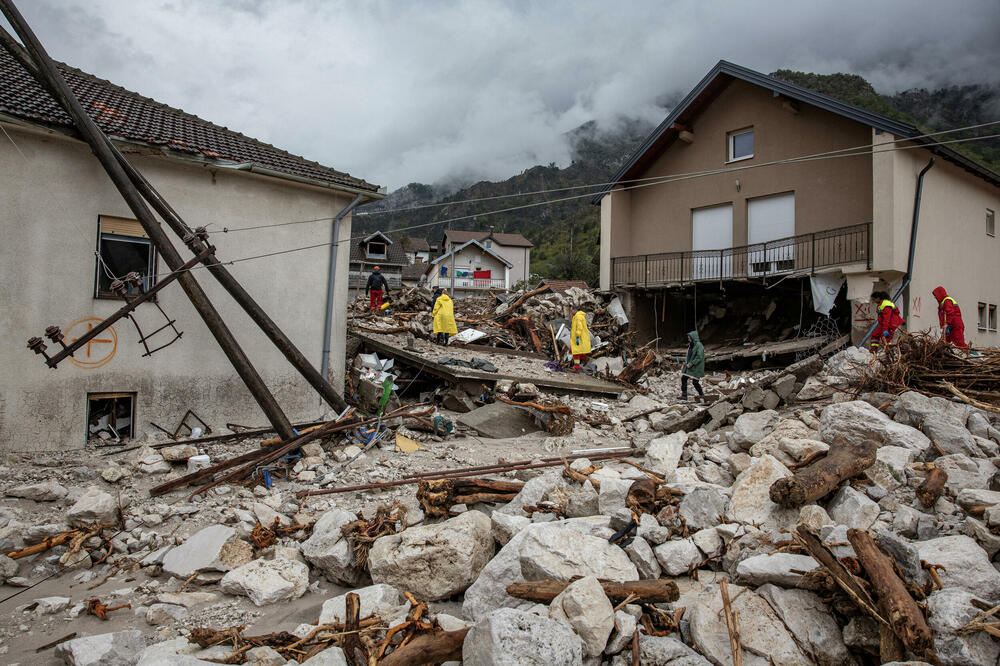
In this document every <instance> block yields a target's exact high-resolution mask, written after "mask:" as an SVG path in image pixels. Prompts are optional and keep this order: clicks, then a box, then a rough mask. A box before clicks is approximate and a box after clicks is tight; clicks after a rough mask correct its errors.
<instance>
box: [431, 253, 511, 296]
mask: <svg viewBox="0 0 1000 666" xmlns="http://www.w3.org/2000/svg"><path fill="white" fill-rule="evenodd" d="M495 247H496V246H495V244H494V248H495ZM493 251H494V252H496V250H495V249H493ZM496 254H500V253H499V252H496ZM454 259H455V270H456V272H457V271H473V270H488V271H490V273H491V275H490V283H489V284H486V283H485V281H477V280H474V279H471V278H458V277H456V279H455V282H454V284H455V292H456V294H457V295H458V296H466V295H469V294H472V293H476V292H480V291H483V290H485V289H487V288H489V287H493V288H503V289H509V288H510V286H511V280H513V279H514V278H513V276H512V275H511V271H512V268H511V266H510V264H509V263H504V261H503V260H502V259H501V258H499V257H497V256H494V255H493V254H491V252H490V251H489V250H487V249H486V248H484V247H483V246H482V245H480V244H479V243H478V242H477V241H469V242H467V243H465V244H464V246H459V247H458V248H457V249H456V250H455V251H454ZM442 268H447V270H448V275H447V276H445V277H442V276H441V269H442ZM451 269H452V253H451V252H449V253H447V254H444V255H442V256H441V257H439V258H438V259H437V260H435V263H432V264H431V266H430V268H429V270H430V274H429V275H428V281H427V284H428V286H429V287H430V288H431V289H433V288H435V287H441V288H443V289H448V290H451V288H452V279H451ZM499 281H502V285H500V284H498V282H499Z"/></svg>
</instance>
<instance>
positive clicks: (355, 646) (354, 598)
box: [343, 592, 367, 665]
mask: <svg viewBox="0 0 1000 666" xmlns="http://www.w3.org/2000/svg"><path fill="white" fill-rule="evenodd" d="M360 623H361V597H359V596H358V595H357V594H356V593H354V592H348V593H347V597H346V598H345V599H344V643H343V649H344V655H345V656H346V657H347V663H348V664H359V665H360V664H365V663H366V662H367V659H359V657H360V656H361V655H360V654H359V653H360V652H361V637H360V636H358V629H359V628H360Z"/></svg>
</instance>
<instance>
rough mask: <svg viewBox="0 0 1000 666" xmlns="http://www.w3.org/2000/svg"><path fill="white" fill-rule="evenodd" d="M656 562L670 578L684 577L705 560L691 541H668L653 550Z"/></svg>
mask: <svg viewBox="0 0 1000 666" xmlns="http://www.w3.org/2000/svg"><path fill="white" fill-rule="evenodd" d="M653 552H654V553H655V554H656V561H657V562H659V563H660V567H661V568H662V569H663V573H665V574H667V575H668V576H683V575H685V574H687V572H688V571H689V570H690V569H691V567H694V566H697V565H698V564H699V563H701V561H702V560H703V559H704V558H703V557H702V554H701V551H700V550H698V546H696V545H695V544H694V541H692V540H691V539H678V540H676V541H668V542H666V543H664V544H661V545H659V546H657V547H656V548H654V549H653Z"/></svg>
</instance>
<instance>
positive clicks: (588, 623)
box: [549, 576, 615, 656]
mask: <svg viewBox="0 0 1000 666" xmlns="http://www.w3.org/2000/svg"><path fill="white" fill-rule="evenodd" d="M549 617H551V618H552V619H553V620H557V621H560V622H565V623H567V624H569V625H570V626H571V627H573V630H574V631H575V632H576V633H577V635H579V636H580V638H581V639H582V640H583V647H584V654H587V655H590V656H597V655H599V654H601V653H602V652H604V647H605V646H606V645H607V644H608V636H610V635H611V631H612V630H613V629H614V628H615V614H614V609H613V608H612V606H611V602H610V601H609V600H608V597H607V595H606V594H604V588H602V587H601V584H600V583H599V582H598V581H597V578H595V577H594V576H584V577H583V578H581V579H579V580H576V581H573V582H572V583H570V585H569V586H568V587H567V588H566V589H565V590H563V591H562V592H560V593H559V594H558V595H556V598H555V599H553V600H552V602H551V603H550V604H549Z"/></svg>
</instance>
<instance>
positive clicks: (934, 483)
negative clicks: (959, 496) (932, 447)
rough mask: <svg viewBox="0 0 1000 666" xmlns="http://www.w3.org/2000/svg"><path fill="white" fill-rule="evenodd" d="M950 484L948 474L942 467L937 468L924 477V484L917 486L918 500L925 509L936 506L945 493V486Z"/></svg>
mask: <svg viewBox="0 0 1000 666" xmlns="http://www.w3.org/2000/svg"><path fill="white" fill-rule="evenodd" d="M946 483H948V472H946V471H944V470H943V469H941V468H940V467H935V468H934V469H932V470H931V471H929V472H928V473H927V476H926V477H924V481H923V483H921V484H920V485H919V486H917V499H919V500H920V503H921V504H922V505H924V507H925V508H930V507H932V506H934V503H935V502H937V501H938V498H939V497H941V493H943V492H944V485H945V484H946Z"/></svg>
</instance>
